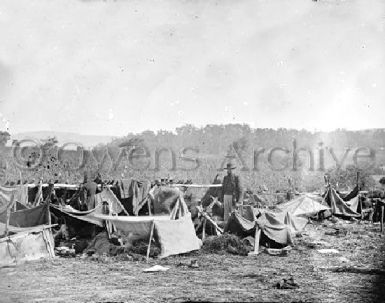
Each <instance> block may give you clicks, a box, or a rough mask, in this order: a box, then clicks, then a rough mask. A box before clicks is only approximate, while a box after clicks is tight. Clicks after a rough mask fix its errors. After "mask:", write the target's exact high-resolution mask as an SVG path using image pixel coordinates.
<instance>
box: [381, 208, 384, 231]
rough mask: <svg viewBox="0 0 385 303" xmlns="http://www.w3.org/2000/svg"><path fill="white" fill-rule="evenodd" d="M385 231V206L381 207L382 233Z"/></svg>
mask: <svg viewBox="0 0 385 303" xmlns="http://www.w3.org/2000/svg"><path fill="white" fill-rule="evenodd" d="M383 230H384V205H381V232H382V231H383Z"/></svg>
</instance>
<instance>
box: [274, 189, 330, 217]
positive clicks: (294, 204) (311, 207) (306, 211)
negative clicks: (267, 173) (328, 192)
mask: <svg viewBox="0 0 385 303" xmlns="http://www.w3.org/2000/svg"><path fill="white" fill-rule="evenodd" d="M277 209H278V210H280V211H282V212H288V213H290V214H291V215H292V216H305V217H313V216H315V215H317V214H318V213H319V212H321V211H325V210H328V209H330V208H329V207H327V206H325V205H322V204H321V203H319V202H318V201H316V200H315V199H314V198H312V197H311V196H309V195H307V194H303V195H301V196H299V197H297V198H294V199H293V200H290V201H288V202H286V203H283V204H280V205H278V206H277Z"/></svg>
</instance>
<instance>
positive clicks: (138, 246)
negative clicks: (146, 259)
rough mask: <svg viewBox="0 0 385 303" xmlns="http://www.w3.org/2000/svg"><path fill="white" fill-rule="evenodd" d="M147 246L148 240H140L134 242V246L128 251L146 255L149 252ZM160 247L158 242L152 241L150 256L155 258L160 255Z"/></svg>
mask: <svg viewBox="0 0 385 303" xmlns="http://www.w3.org/2000/svg"><path fill="white" fill-rule="evenodd" d="M147 248H148V241H147V240H138V241H135V242H134V243H133V245H132V246H130V247H129V249H128V250H127V252H128V253H133V254H137V255H144V256H145V255H146V254H147ZM160 252H161V251H160V247H159V246H158V244H157V243H156V242H153V243H151V247H150V257H152V258H154V257H156V256H158V255H160Z"/></svg>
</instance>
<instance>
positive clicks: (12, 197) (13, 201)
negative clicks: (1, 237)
mask: <svg viewBox="0 0 385 303" xmlns="http://www.w3.org/2000/svg"><path fill="white" fill-rule="evenodd" d="M15 201H16V200H15V193H14V192H13V193H12V195H11V204H10V205H8V207H7V220H6V221H5V230H4V233H5V236H6V237H7V236H8V233H9V230H8V228H9V220H10V218H11V208H12V206H13V205H14V204H15Z"/></svg>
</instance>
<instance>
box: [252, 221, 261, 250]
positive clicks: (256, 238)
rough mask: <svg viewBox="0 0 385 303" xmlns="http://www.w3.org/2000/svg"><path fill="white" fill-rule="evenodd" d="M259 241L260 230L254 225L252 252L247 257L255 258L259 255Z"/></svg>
mask: <svg viewBox="0 0 385 303" xmlns="http://www.w3.org/2000/svg"><path fill="white" fill-rule="evenodd" d="M260 239H261V229H260V228H259V227H258V225H257V224H256V225H255V235H254V251H253V252H250V253H249V256H252V255H254V256H256V255H258V253H259V241H260Z"/></svg>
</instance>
